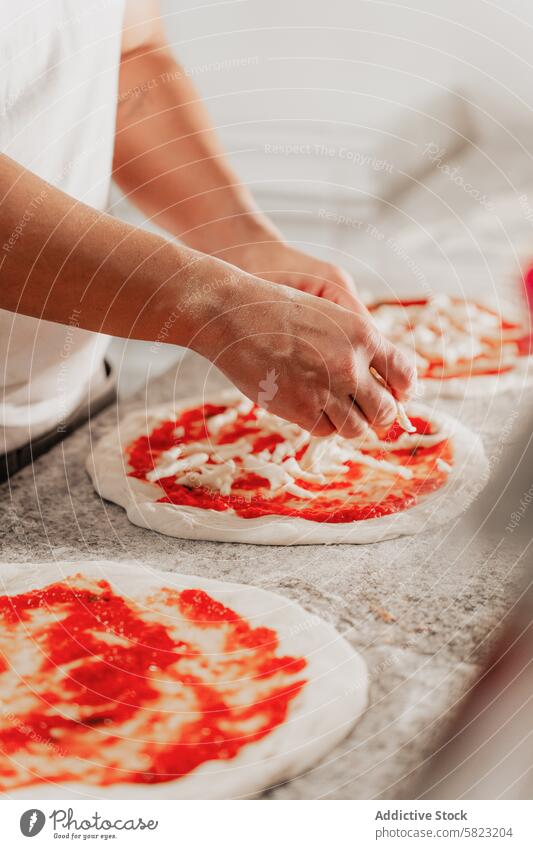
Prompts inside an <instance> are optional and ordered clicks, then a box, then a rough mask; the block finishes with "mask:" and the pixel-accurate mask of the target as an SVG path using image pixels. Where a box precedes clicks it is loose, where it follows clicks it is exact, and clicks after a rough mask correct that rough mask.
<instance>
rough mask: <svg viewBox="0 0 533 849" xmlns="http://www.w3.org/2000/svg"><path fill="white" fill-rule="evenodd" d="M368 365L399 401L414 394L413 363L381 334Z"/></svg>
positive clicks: (414, 370)
mask: <svg viewBox="0 0 533 849" xmlns="http://www.w3.org/2000/svg"><path fill="white" fill-rule="evenodd" d="M370 365H371V366H373V367H374V368H375V369H376V371H377V372H378V374H380V375H381V377H382V378H383V380H384V381H385V383H386V384H387V386H390V388H391V389H392V390H393V392H394V394H395V396H396V398H398V399H399V400H400V401H401V400H404V399H407V398H409V397H410V396H411V395H413V394H414V392H415V390H416V369H415V366H414V363H412V362H411V361H410V360H409V358H408V357H407V356H406V355H405V354H404V353H403V352H402V351H400V350H399V349H398V348H396V346H395V345H393V344H392V342H389V341H388V339H385V338H384V337H383V336H381V335H379V338H378V339H377V340H376V343H375V350H374V352H373V355H372V358H371V360H370ZM375 382H376V381H375Z"/></svg>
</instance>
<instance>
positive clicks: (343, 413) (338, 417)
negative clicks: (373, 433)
mask: <svg viewBox="0 0 533 849" xmlns="http://www.w3.org/2000/svg"><path fill="white" fill-rule="evenodd" d="M324 412H325V414H326V416H327V417H328V419H329V420H330V421H331V423H332V424H333V425H334V428H335V430H336V431H337V433H339V434H340V436H343V437H344V438H345V439H354V438H355V437H359V436H364V435H365V434H366V433H367V431H368V423H367V422H366V421H365V417H364V415H363V413H362V412H361V410H360V409H359V408H358V406H357V404H356V403H355V402H354V401H353V400H352V399H351V398H350V397H349V396H348V395H346V396H344V397H335V396H334V395H330V396H329V398H328V400H327V402H326V403H325V404H324Z"/></svg>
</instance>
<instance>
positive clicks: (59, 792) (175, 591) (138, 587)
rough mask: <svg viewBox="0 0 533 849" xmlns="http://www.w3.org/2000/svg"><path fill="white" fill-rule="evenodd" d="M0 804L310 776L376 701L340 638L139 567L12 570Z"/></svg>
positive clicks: (197, 582)
mask: <svg viewBox="0 0 533 849" xmlns="http://www.w3.org/2000/svg"><path fill="white" fill-rule="evenodd" d="M0 579H1V583H2V592H3V595H2V596H0V620H1V627H0V657H2V666H1V667H0V690H1V694H2V709H1V712H0V792H1V793H2V794H3V795H4V796H9V798H31V799H37V798H58V797H59V798H69V799H70V798H84V797H88V798H102V799H104V798H139V799H146V798H152V799H155V798H168V799H171V798H176V799H186V798H187V799H190V798H200V799H204V798H205V799H208V798H236V797H243V796H250V795H253V794H256V793H258V792H260V791H262V790H264V789H267V788H269V787H272V786H274V785H277V784H278V783H280V782H283V781H287V780H289V779H291V778H293V777H295V776H297V775H300V774H301V773H302V772H304V771H306V770H307V769H309V768H310V767H311V766H313V765H314V764H315V763H316V762H318V761H319V760H320V759H321V758H322V757H323V756H324V755H325V754H326V753H327V752H328V751H329V750H330V749H331V748H332V747H334V746H335V745H336V744H337V743H338V742H339V741H340V740H341V739H342V738H343V737H344V736H345V735H346V734H347V733H348V731H349V730H350V728H351V727H352V725H353V724H354V723H355V722H356V720H357V719H358V718H359V716H360V715H361V713H362V712H363V710H364V709H365V706H366V702H367V687H368V680H367V669H366V665H365V663H364V661H363V659H362V658H361V657H360V655H359V654H358V653H357V652H356V651H355V650H354V649H352V647H351V646H350V645H349V644H348V642H347V641H346V640H345V639H344V638H343V637H341V636H340V635H339V634H338V632H337V631H335V629H334V628H333V627H332V626H330V625H329V624H327V623H326V622H324V621H323V620H322V619H320V618H319V617H318V616H315V615H313V614H311V613H309V612H307V611H305V610H304V609H303V608H302V607H300V606H299V605H298V604H296V603H295V602H293V601H290V600H288V599H286V598H283V597H281V596H280V595H276V594H273V593H270V592H266V591H264V590H261V589H257V588H255V587H252V586H249V585H245V584H235V583H228V582H223V581H215V580H211V579H205V578H200V577H196V576H192V575H179V574H174V573H172V574H169V573H163V572H159V571H157V570H153V569H152V568H149V567H147V566H142V565H141V564H139V563H120V564H119V563H113V562H109V561H91V562H88V561H78V562H69V563H48V564H28V563H26V564H0Z"/></svg>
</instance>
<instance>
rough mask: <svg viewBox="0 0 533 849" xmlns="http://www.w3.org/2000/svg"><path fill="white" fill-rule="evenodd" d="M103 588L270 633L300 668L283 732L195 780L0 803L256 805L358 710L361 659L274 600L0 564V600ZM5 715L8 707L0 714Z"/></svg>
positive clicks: (131, 572)
mask: <svg viewBox="0 0 533 849" xmlns="http://www.w3.org/2000/svg"><path fill="white" fill-rule="evenodd" d="M77 573H82V574H83V575H87V576H91V577H97V578H98V579H101V578H104V579H105V580H107V581H109V583H110V584H111V586H112V588H113V589H114V590H115V591H117V592H120V593H121V594H123V595H124V597H126V598H130V599H133V600H136V599H140V600H142V599H143V598H144V597H145V594H146V593H149V592H151V591H153V590H154V589H157V588H160V587H163V586H165V587H172V588H175V589H178V590H181V589H185V588H187V587H191V588H192V587H194V588H198V589H202V590H205V591H206V592H207V593H209V594H210V595H212V596H213V597H214V598H216V599H217V600H219V601H221V602H222V603H223V604H224V605H225V606H227V607H229V608H232V609H233V610H235V612H236V613H238V614H239V615H241V616H243V617H245V618H246V619H248V620H249V621H250V623H251V624H252V625H253V626H254V627H260V626H265V627H269V628H274V629H275V630H276V631H277V634H278V638H279V653H280V654H287V655H296V656H303V657H305V658H306V660H307V666H306V668H305V672H304V675H305V678H306V679H307V684H306V685H305V686H304V687H303V689H302V691H301V692H300V693H299V694H298V695H297V696H296V697H295V698H294V699H293V700H292V702H291V706H290V708H289V714H288V717H287V719H286V720H285V722H283V723H282V724H281V725H280V726H278V727H277V728H275V729H274V730H273V731H272V732H270V734H268V735H267V736H266V737H264V738H263V739H261V740H259V741H257V742H254V743H251V744H250V745H249V746H244V747H243V748H242V749H240V751H239V753H238V754H237V756H236V757H235V758H233V759H231V760H228V761H207V762H204V763H203V764H202V765H201V766H199V767H198V768H197V769H195V770H194V771H193V772H192V773H190V774H188V775H186V776H184V777H183V778H180V779H178V780H175V781H169V782H163V783H159V784H152V785H150V784H135V783H130V784H126V783H124V784H111V785H108V786H106V787H101V786H98V785H88V784H82V783H79V782H73V783H69V784H63V783H36V784H32V785H29V786H26V787H23V788H20V789H18V790H15V791H10V792H9V793H6V794H5V795H4V798H15V799H71V798H78V799H81V798H96V799H109V798H113V799H228V798H237V797H244V796H251V795H255V794H257V793H259V792H261V791H262V790H265V789H266V788H269V787H272V786H274V785H276V784H278V783H281V782H284V781H288V780H289V779H291V778H294V777H296V776H298V775H300V774H301V773H303V772H305V771H306V770H307V769H309V768H310V767H311V766H313V765H314V764H315V763H316V762H317V761H319V760H321V759H322V758H323V757H324V756H325V755H326V754H327V753H328V752H329V751H330V750H331V749H332V748H333V747H334V746H335V745H336V744H337V743H338V742H339V741H340V740H342V739H343V738H344V737H345V736H346V735H347V734H348V732H349V731H350V729H351V728H352V726H353V725H354V724H355V722H356V721H357V719H358V718H359V717H360V715H361V714H362V712H363V711H364V710H365V708H366V705H367V698H368V672H367V667H366V664H365V662H364V660H363V658H362V657H361V656H360V655H359V654H358V653H357V652H356V651H355V650H354V649H353V648H352V647H351V646H350V644H349V643H348V642H347V641H346V640H345V639H344V638H343V637H341V636H340V634H339V633H338V632H337V631H336V630H335V628H333V626H331V625H329V624H327V623H326V622H324V621H323V620H322V619H320V618H319V617H318V616H315V615H312V614H310V613H308V612H307V611H305V610H304V609H303V608H302V607H300V606H299V605H298V604H296V603H295V602H293V601H291V600H289V599H286V598H283V597H282V596H280V595H277V594H275V593H271V592H267V591H266V590H262V589H259V588H256V587H252V586H249V585H246V584H236V583H229V582H225V581H216V580H212V579H208V578H201V577H198V576H191V575H179V574H175V573H173V572H165V573H163V572H158V571H155V570H152V569H151V568H149V567H147V566H141V565H139V564H138V563H113V562H110V561H79V562H76V563H70V562H69V563H53V564H51V563H41V564H30V563H17V564H7V563H3V564H0V594H2V595H6V594H9V595H16V594H18V593H23V592H28V591H29V590H33V589H38V588H42V587H44V586H47V585H48V584H50V583H53V582H55V581H60V580H63V579H64V578H65V577H66V576H67V575H73V574H77ZM6 708H7V709H8V710H9V706H8V705H6Z"/></svg>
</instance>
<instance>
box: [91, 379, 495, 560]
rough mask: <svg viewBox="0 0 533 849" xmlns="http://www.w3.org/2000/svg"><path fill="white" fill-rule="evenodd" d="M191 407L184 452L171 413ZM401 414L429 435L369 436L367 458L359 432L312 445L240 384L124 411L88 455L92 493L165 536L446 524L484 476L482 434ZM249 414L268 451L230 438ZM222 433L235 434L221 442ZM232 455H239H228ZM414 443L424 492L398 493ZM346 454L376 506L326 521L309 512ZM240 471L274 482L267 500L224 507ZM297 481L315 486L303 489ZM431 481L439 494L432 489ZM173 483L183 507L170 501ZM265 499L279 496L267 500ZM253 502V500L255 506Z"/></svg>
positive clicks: (427, 412)
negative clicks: (427, 426)
mask: <svg viewBox="0 0 533 849" xmlns="http://www.w3.org/2000/svg"><path fill="white" fill-rule="evenodd" d="M251 408H253V410H251ZM199 409H200V410H201V411H202V410H203V413H202V416H203V420H202V428H203V429H204V430H203V434H204V438H203V440H202V441H200V442H198V441H195V442H193V443H192V444H191V443H189V444H188V445H187V446H186V448H187V450H188V453H187V455H186V456H185V454H184V447H183V445H182V446H180V445H179V442H180V439H181V438H183V431H184V428H183V427H180V426H179V424H177V419H179V417H180V415H182V416H185V417H187V416H188V415H189V414H190V413H191V411H192V413H194V412H195V411H196V413H195V414H196V415H198V410H199ZM408 413H409V415H411V416H413V417H416V416H422V417H426V418H427V419H428V421H430V422H431V426H432V427H434V428H435V429H436V432H435V434H433V435H431V436H430V435H427V436H425V435H424V434H423V433H415V434H407V433H403V432H402V431H399V432H397V433H396V434H395V435H394V439H395V440H396V441H394V442H391V441H390V439H389V440H388V441H386V442H384V443H380V441H379V440H378V437H377V436H375V437H374V438H375V440H377V441H376V443H375V444H374V446H371V447H373V450H374V456H373V457H368V456H366V455H365V451H366V449H368V447H369V446H368V445H367V444H366V442H365V443H364V444H363V445H362V446H361V444H360V443H358V442H357V441H355V440H344V439H342V438H341V437H338V436H334V437H328V438H327V439H314V440H311V441H310V436H309V434H308V433H306V431H303V430H302V429H301V428H299V427H298V426H297V425H293V424H289V423H287V422H285V421H283V420H282V419H280V418H278V417H277V416H273V415H271V414H269V413H268V412H266V411H263V410H260V409H259V408H257V407H255V406H254V405H253V404H252V402H250V401H248V399H246V398H244V396H243V395H241V394H240V393H239V392H238V391H237V390H227V391H225V392H222V393H219V394H216V395H213V396H209V397H208V398H205V397H203V398H192V399H185V400H183V401H182V402H179V406H178V407H174V408H171V407H168V406H167V407H161V408H157V409H154V410H150V411H148V412H144V411H139V412H135V413H132V414H130V415H129V416H127V417H126V418H125V419H124V421H123V422H121V423H120V425H119V428H118V430H116V429H115V430H114V431H111V432H110V433H109V434H108V435H107V436H104V437H103V439H102V440H101V441H100V442H99V443H98V444H97V446H96V448H95V449H94V450H93V453H92V454H91V455H90V457H89V458H88V461H87V469H88V472H89V474H90V476H91V478H92V481H93V484H94V486H95V488H96V489H97V491H98V492H99V493H100V495H101V496H103V497H104V498H106V499H108V500H110V501H114V502H116V503H117V504H120V505H122V507H124V508H125V509H126V511H127V515H128V517H129V519H130V521H132V522H133V523H134V524H136V525H140V526H141V527H144V528H150V529H151V530H154V531H159V532H160V533H164V534H168V535H170V536H175V537H182V538H187V539H204V540H218V541H223V542H246V543H256V544H262V545H295V544H311V543H369V542H376V541H380V540H384V539H389V538H391V537H396V536H400V535H403V534H415V533H419V532H421V531H424V530H426V529H427V528H428V527H431V526H433V525H435V524H441V523H443V522H446V521H448V520H450V519H451V518H453V517H454V516H456V515H457V514H458V513H460V512H461V511H463V510H464V509H466V508H467V507H468V506H469V505H470V503H471V502H472V500H473V499H474V498H475V497H476V496H477V494H478V493H479V492H480V491H481V489H482V487H483V485H484V484H485V483H486V480H487V477H488V464H487V460H486V457H485V454H484V451H483V447H482V444H481V441H480V440H479V438H478V437H476V436H475V435H474V434H473V433H472V432H471V431H469V430H468V429H467V428H465V427H463V426H462V425H460V424H459V423H458V422H457V421H456V420H454V419H452V418H451V417H449V416H446V415H444V414H442V413H441V412H436V411H434V410H431V409H429V408H427V407H423V406H421V405H417V404H411V405H409V407H408ZM250 416H257V417H258V419H257V420H256V421H251V422H250V421H249V420H247V422H245V423H247V424H252V425H254V426H256V427H255V430H256V431H258V432H256V433H254V437H257V436H259V437H261V439H262V440H263V441H262V442H261V445H266V446H268V445H269V446H270V449H268V450H267V448H264V449H263V450H261V451H259V453H257V451H256V452H255V453H253V452H252V451H251V442H250V439H251V437H247V436H246V434H247V433H248V431H247V430H243V434H244V435H243V436H242V438H241V437H239V439H238V440H237V441H236V440H235V438H234V434H233V435H232V434H231V433H229V435H228V429H229V430H231V428H232V427H233V428H234V429H235V428H236V429H237V432H239V428H240V424H239V423H240V422H241V420H242V419H243V417H244V418H245V419H246V417H248V419H249V417H250ZM154 431H155V435H154ZM263 433H264V434H265V436H264V439H263V437H262V436H261V435H262V434H263ZM161 434H163V437H164V438H165V439H167V442H168V439H170V441H171V442H172V440H174V441H176V443H177V444H176V445H175V446H174V447H171V448H170V450H168V444H165V446H164V447H165V450H164V451H163V450H159V449H158V448H157V447H156V445H158V444H159V445H161V444H162V442H161V439H162V436H161ZM148 435H151V436H148ZM369 438H370V437H369ZM226 439H232V440H233V442H230V443H225V442H224V440H226ZM247 440H248V441H247ZM269 440H270V441H269ZM276 440H278V443H279V444H277V445H275V444H274V443H275V441H276ZM445 443H446V444H445ZM428 444H429V447H428ZM139 445H144V448H143V451H144V453H145V454H146V457H144V458H143V457H141V461H140V464H141V467H143V464H144V467H145V468H146V469H148V471H145V472H140V471H139V469H138V468H134V466H132V463H135V462H136V461H137V457H138V455H139V450H140V449H139V448H138V446H139ZM147 445H148V446H149V447H148V453H147V449H146V446H147ZM305 445H308V448H307V449H305V450H306V453H305V455H304V456H303V458H300V460H297V459H296V458H298V457H300V454H301V452H302V450H303V449H302V446H305ZM380 445H381V446H384V448H383V450H384V451H385V450H390V448H391V446H392V447H393V448H395V449H398V450H400V453H403V454H405V455H407V456H405V457H403V458H401V459H400V460H399V459H398V456H397V455H395V454H392V455H388V458H389V460H390V459H392V460H393V461H394V464H393V465H391V463H390V462H386V461H384V460H383V459H379V457H380V453H382V449H381V447H380ZM435 445H437V446H440V445H442V446H443V447H442V451H443V452H444V453H443V455H442V456H443V457H448V458H449V459H450V456H451V455H452V454H453V460H450V463H451V465H450V463H448V462H446V460H445V459H437V460H436V461H435V460H432V468H431V469H430V467H429V465H427V461H425V460H424V452H428V451H429V450H430V448H431V446H435ZM235 446H237V447H235ZM239 446H240V447H239ZM365 446H366V447H365ZM298 447H299V451H298V450H297V448H298ZM415 449H416V450H415ZM436 450H437V449H436ZM438 450H439V451H440V450H441V449H440V448H438ZM238 451H239V452H241V453H242V454H243V458H241V459H237V460H236V459H235V455H236V452H238ZM410 451H415V454H416V455H417V457H420V460H417V461H416V462H419V463H420V464H421V471H420V474H421V475H422V477H421V479H420V480H419V481H418V484H419V487H420V489H421V491H426V493H427V494H423V495H421V497H420V498H418V499H413V498H411V497H410V496H408V495H407V496H404V493H405V492H408V490H409V485H410V484H409V476H411V477H412V475H413V472H412V466H411V467H409V462H410V460H409V456H408V455H409V452H410ZM277 452H279V453H277ZM287 452H289V453H290V452H292V454H291V456H290V457H289V458H285V459H283V456H284V455H285V454H286V453H287ZM417 452H418V453H417ZM347 457H348V458H352V459H353V458H355V460H356V461H357V463H362V466H361V468H363V467H364V477H363V478H362V480H363V483H362V484H361V485H362V486H363V487H366V486H370V487H374V488H375V487H378V495H377V496H376V498H378V500H379V504H377V506H376V509H373V507H372V502H371V503H370V508H369V509H368V510H367V509H366V508H365V509H363V510H362V511H358V510H357V509H356V508H357V505H355V507H354V504H353V499H352V503H351V506H350V509H349V511H344V512H347V513H348V515H349V520H347V521H343V520H342V517H343V515H344V513H343V510H342V506H343V505H342V500H341V502H340V509H339V510H338V511H337V513H336V515H335V516H333V517H332V516H331V515H328V514H327V512H326V513H324V514H322V513H320V512H318V513H317V510H316V504H317V503H320V502H321V501H322V502H323V501H324V500H325V499H326V498H332V497H333V496H332V495H331V491H332V488H334V487H335V481H337V480H339V479H340V480H341V482H342V475H343V472H342V470H343V469H345V468H347V467H346V466H344V465H343V463H344V462H345V461H346V458H347ZM324 458H325V459H324ZM154 462H155V467H154ZM412 462H413V463H414V462H415V460H412ZM424 462H426V466H424ZM306 463H307V465H306V467H305V469H302V465H305V464H306ZM295 464H296V465H295ZM242 475H246V476H247V481H245V483H244V486H245V487H246V486H247V487H250V479H252V480H253V479H254V476H255V478H256V479H257V478H259V479H260V481H261V480H262V481H263V485H265V484H266V485H267V486H270V487H271V491H269V492H268V493H267V495H268V498H267V499H265V498H263V499H260V500H257V501H254V492H253V488H252V489H250V488H248V489H245V490H244V493H243V494H241V495H239V497H238V499H237V500H236V501H235V504H236V505H237V506H234V507H231V508H228V509H226V508H227V505H226V504H225V502H227V501H228V497H229V498H230V500H231V498H232V497H233V496H232V493H233V492H234V487H235V484H236V483H237V485H238V483H239V480H242ZM339 475H340V478H339ZM302 477H305V480H301V478H302ZM265 478H268V480H265ZM426 478H427V480H426ZM433 479H435V486H434V487H433ZM437 484H438V485H437ZM304 487H314V488H315V489H314V491H308V490H305V489H304ZM432 488H434V489H435V491H430V490H431V489H432ZM172 491H174V495H173V494H172ZM178 491H179V492H180V493H181V496H182V497H181V502H182V503H176V500H177V496H176V492H178ZM169 492H170V494H169ZM199 493H204V495H205V497H204V499H203V503H202V502H201V501H198V500H197V499H198V498H199ZM263 494H264V493H263ZM286 494H289V495H290V497H291V498H292V499H294V500H295V503H296V504H297V505H299V506H300V508H301V509H300V510H299V511H297V513H298V514H297V515H296V514H295V515H286V514H285V515H281V514H280V512H279V511H280V510H281V511H283V510H285V513H287V510H286V507H285V505H283V504H282V505H281V507H276V506H275V505H276V503H277V504H278V505H279V504H280V502H281V501H283V499H286V497H287V495H286ZM363 494H364V492H363ZM271 496H275V498H274V500H272V499H271ZM357 497H358V496H357V495H356V498H357ZM276 498H277V501H276ZM342 498H344V496H341V499H342ZM195 499H196V500H195ZM402 499H403V500H404V501H405V505H410V506H408V509H399V510H398V509H397V503H398V501H400V502H401V503H403V501H402ZM415 501H416V503H415ZM187 502H188V503H187ZM257 504H260V505H261V507H260V509H259V508H257ZM197 505H200V506H197ZM256 508H257V509H256ZM276 510H278V512H276ZM326 510H327V505H326ZM259 513H261V515H259ZM363 516H364V518H363Z"/></svg>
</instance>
